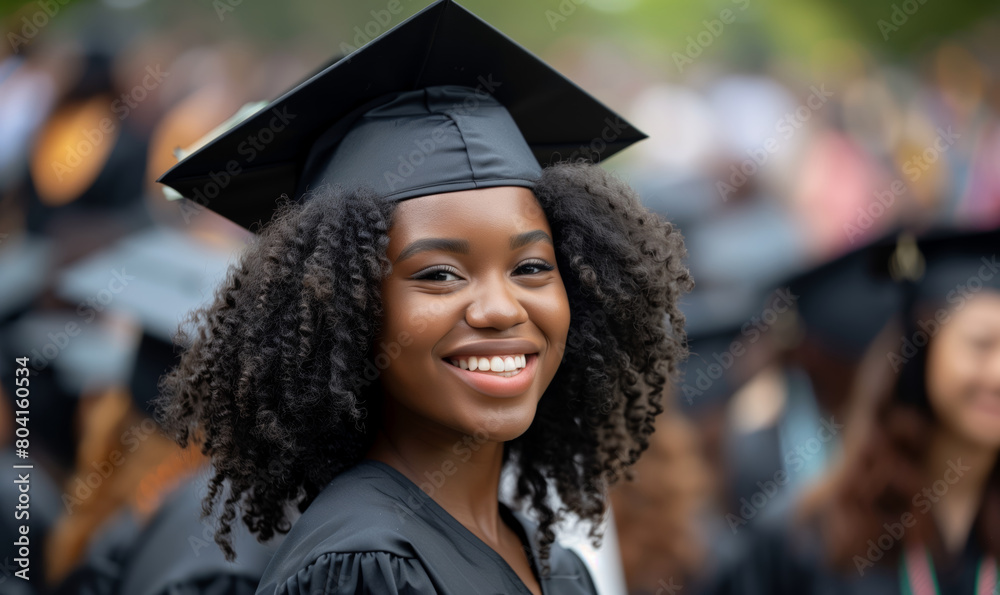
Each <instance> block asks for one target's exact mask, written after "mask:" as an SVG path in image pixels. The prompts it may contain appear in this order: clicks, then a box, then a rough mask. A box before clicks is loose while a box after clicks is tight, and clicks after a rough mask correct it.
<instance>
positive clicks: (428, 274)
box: [413, 268, 458, 281]
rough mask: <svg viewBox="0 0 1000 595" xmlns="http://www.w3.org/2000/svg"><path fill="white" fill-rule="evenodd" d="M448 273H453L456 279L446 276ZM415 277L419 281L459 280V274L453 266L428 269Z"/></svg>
mask: <svg viewBox="0 0 1000 595" xmlns="http://www.w3.org/2000/svg"><path fill="white" fill-rule="evenodd" d="M448 275H451V276H452V277H454V279H448V278H446V277H447V276H448ZM413 278H414V279H417V280H419V281H456V280H458V274H457V271H455V270H454V269H451V268H436V269H428V270H426V271H424V272H422V273H419V274H417V275H416V276H414V277H413Z"/></svg>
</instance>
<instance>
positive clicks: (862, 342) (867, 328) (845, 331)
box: [781, 231, 901, 362]
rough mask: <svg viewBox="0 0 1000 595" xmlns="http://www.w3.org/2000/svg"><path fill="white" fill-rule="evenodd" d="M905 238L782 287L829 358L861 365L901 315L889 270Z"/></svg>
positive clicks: (869, 247)
mask: <svg viewBox="0 0 1000 595" xmlns="http://www.w3.org/2000/svg"><path fill="white" fill-rule="evenodd" d="M900 233H901V232H900V231H897V232H893V233H889V234H887V235H885V236H883V237H881V238H879V239H878V240H876V241H874V242H872V243H869V244H866V245H864V246H861V247H859V248H857V249H855V250H852V251H850V252H848V253H846V254H843V255H841V256H839V257H837V258H835V259H833V260H830V261H827V262H824V263H821V264H819V265H818V266H815V267H813V268H810V269H808V270H805V271H800V272H798V273H796V274H795V275H794V276H792V277H791V278H789V279H786V280H785V281H784V282H783V283H782V284H781V285H783V286H787V287H788V288H789V291H791V293H792V294H793V295H795V296H797V297H796V300H795V302H796V313H797V315H798V319H797V322H798V324H799V326H800V328H801V329H802V331H803V332H804V334H805V335H807V337H808V338H810V339H814V340H815V342H816V344H817V345H818V346H820V347H821V348H822V349H823V350H824V351H825V352H827V353H828V354H829V355H831V356H833V357H836V358H838V359H840V360H842V361H847V362H856V361H858V360H860V359H861V357H862V356H863V355H864V353H865V350H866V349H867V347H868V345H869V344H870V343H871V341H872V340H873V339H874V338H875V336H876V335H877V334H878V332H879V331H880V330H882V328H883V327H884V326H885V325H886V324H887V323H888V322H889V320H890V318H891V317H892V316H893V315H894V314H895V313H897V312H898V311H899V308H900V307H901V301H900V294H899V291H898V288H897V287H895V284H894V283H893V282H892V279H891V277H890V276H889V275H888V268H887V267H888V266H889V259H890V257H891V256H892V254H893V252H894V251H895V248H896V245H897V243H898V241H899V234H900Z"/></svg>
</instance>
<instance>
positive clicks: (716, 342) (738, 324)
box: [675, 286, 767, 415]
mask: <svg viewBox="0 0 1000 595" xmlns="http://www.w3.org/2000/svg"><path fill="white" fill-rule="evenodd" d="M766 297H767V294H766V292H764V291H763V290H760V289H757V288H752V287H747V286H733V287H720V288H713V289H701V290H696V291H694V292H693V293H691V294H689V295H687V296H685V297H684V299H683V302H682V304H681V310H682V311H683V312H684V316H685V319H686V324H685V328H686V331H687V337H688V349H689V352H690V355H689V356H688V359H687V360H686V361H685V362H684V364H683V366H682V371H681V376H680V379H679V380H678V382H677V385H676V387H675V389H676V391H677V396H678V398H679V403H680V405H681V408H682V410H683V411H685V412H686V413H688V414H690V415H698V414H699V413H700V412H701V411H703V410H706V409H711V408H713V407H717V406H721V405H724V404H725V403H726V402H727V401H728V399H729V398H730V397H731V396H732V395H733V394H734V393H736V392H737V391H738V390H739V389H740V388H741V387H742V386H743V384H744V383H745V382H746V381H747V380H749V378H750V376H751V375H752V372H753V370H752V368H753V366H752V365H749V366H748V364H750V363H751V360H752V362H758V361H759V360H760V357H761V356H764V357H766V355H765V354H764V353H761V352H758V353H755V354H754V355H752V356H750V357H749V358H747V359H746V360H745V361H743V360H744V357H745V356H746V355H747V353H748V352H749V351H751V350H752V349H755V348H760V347H764V346H765V344H766V342H761V343H760V344H757V343H758V340H759V338H760V332H759V329H756V330H752V332H751V329H750V328H749V327H751V326H752V322H751V321H752V320H753V318H754V316H758V315H759V314H760V312H761V310H762V309H763V308H764V305H765V298H766ZM755 344H757V345H755Z"/></svg>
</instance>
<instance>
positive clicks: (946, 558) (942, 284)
mask: <svg viewBox="0 0 1000 595" xmlns="http://www.w3.org/2000/svg"><path fill="white" fill-rule="evenodd" d="M917 245H919V250H915V249H914V247H915V246H917ZM998 246H1000V232H986V233H980V234H967V233H966V234H958V235H955V234H954V233H951V234H944V235H937V236H935V235H934V234H929V235H928V236H927V237H926V238H924V239H922V240H921V241H920V242H919V244H908V243H906V242H903V241H901V242H900V243H899V246H898V247H897V248H896V250H895V251H894V252H891V256H890V257H889V258H885V255H886V254H887V252H886V251H885V250H879V249H873V250H872V251H871V255H872V258H873V259H874V260H875V261H877V262H882V263H883V266H884V267H886V268H884V269H883V271H884V272H883V274H885V275H886V276H888V273H889V271H892V273H893V274H894V275H896V276H900V281H898V285H896V286H895V287H896V289H897V291H899V292H901V299H900V302H899V303H900V312H901V313H900V318H899V320H900V321H901V324H899V325H889V326H886V327H885V329H884V330H883V332H882V333H881V334H880V335H879V337H877V338H876V339H875V341H874V342H873V343H872V344H871V346H870V348H869V351H868V353H867V355H866V358H865V361H864V362H862V365H861V368H860V369H859V372H858V374H857V376H856V378H855V382H854V383H853V390H852V405H851V414H850V417H849V418H848V419H847V422H846V425H847V432H848V443H847V445H846V447H845V449H844V453H843V457H842V459H841V460H840V462H839V464H838V465H837V466H836V467H835V468H834V469H833V470H832V471H831V472H830V473H829V475H827V476H826V477H824V478H823V480H822V481H821V482H819V483H818V484H817V485H816V486H815V487H814V488H813V489H812V490H810V491H809V493H808V494H806V495H805V496H804V497H803V498H801V499H800V500H799V501H798V502H797V503H796V504H795V506H794V507H793V509H792V511H791V512H790V513H788V514H786V515H785V518H781V517H780V516H779V517H776V518H770V519H768V522H766V523H759V524H758V526H757V528H756V529H757V530H756V532H755V534H754V536H753V538H752V539H751V542H750V543H749V544H747V548H746V552H745V556H744V557H743V559H741V560H740V561H738V562H737V563H735V564H733V565H732V566H730V567H729V568H728V569H726V570H725V571H724V572H722V573H720V576H719V577H718V579H717V581H716V584H715V586H714V587H713V592H715V593H719V594H735V593H747V594H750V593H773V594H778V593H796V594H799V593H806V594H809V593H831V594H832V593H852V594H866V593H872V594H875V593H895V592H903V593H907V594H913V595H918V594H921V593H928V594H930V593H949V594H956V595H962V594H966V593H968V594H970V595H985V594H988V593H994V592H995V589H996V588H997V582H996V581H997V559H998V554H1000V551H998V547H1000V535H998V534H997V531H1000V464H998V453H1000V270H997V267H996V265H995V263H996V254H997V247H998ZM991 267H992V268H991ZM887 282H888V283H891V281H887ZM921 333H922V334H921Z"/></svg>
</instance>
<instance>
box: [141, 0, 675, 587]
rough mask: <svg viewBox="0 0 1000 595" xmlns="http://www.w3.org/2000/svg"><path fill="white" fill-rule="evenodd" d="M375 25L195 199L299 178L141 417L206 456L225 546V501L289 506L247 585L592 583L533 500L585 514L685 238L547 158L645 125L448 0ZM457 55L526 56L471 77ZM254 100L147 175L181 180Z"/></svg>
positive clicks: (660, 388)
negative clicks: (261, 151)
mask: <svg viewBox="0 0 1000 595" xmlns="http://www.w3.org/2000/svg"><path fill="white" fill-rule="evenodd" d="M422 28H427V32H426V33H427V34H426V35H424V34H423V33H419V31H420V30H421V29H422ZM400 30H401V31H404V32H408V35H406V36H400V35H399V34H394V33H393V31H400ZM393 31H390V32H389V33H387V34H386V35H385V36H384V37H383V38H380V40H376V41H375V42H373V43H372V44H371V45H369V46H366V48H365V49H364V50H362V51H361V52H358V53H357V54H352V57H351V58H350V59H349V60H346V61H343V62H340V63H338V64H335V65H334V66H332V67H330V69H328V70H327V71H324V72H323V73H321V74H320V75H317V77H314V78H313V79H310V81H308V82H307V83H305V84H304V85H302V86H300V87H299V88H297V89H295V90H294V91H293V92H292V93H291V94H289V95H288V96H286V98H283V99H279V100H278V101H277V102H276V103H277V105H275V107H274V108H273V109H275V110H277V109H278V108H279V107H283V108H288V112H289V113H291V114H298V115H297V116H296V117H299V118H301V119H300V121H299V122H297V123H296V125H295V126H290V127H289V128H288V131H287V134H289V135H291V137H287V138H288V140H282V141H280V142H283V143H285V144H284V145H281V146H278V147H276V151H278V153H279V154H284V155H285V157H282V158H284V159H291V160H292V163H290V164H281V163H268V164H265V165H261V166H260V169H258V170H256V171H251V170H249V169H248V170H246V171H243V172H242V173H239V174H234V177H232V178H230V179H229V181H227V183H226V184H225V185H222V184H218V185H217V186H216V187H215V190H214V193H215V194H216V195H217V196H216V197H215V198H213V199H212V200H211V202H210V203H209V206H210V208H212V209H213V210H216V211H218V212H220V213H222V214H224V215H226V216H227V217H230V218H231V219H234V220H237V221H240V222H242V223H244V224H247V223H249V222H251V221H253V220H255V219H256V218H257V217H258V216H261V215H264V216H267V215H270V214H271V211H272V207H269V206H261V205H264V204H265V203H266V201H263V200H257V201H256V202H254V201H251V202H250V203H248V202H247V199H246V197H247V196H248V195H249V193H253V195H254V196H258V195H259V194H260V193H262V192H263V190H262V189H261V188H259V187H256V186H255V185H257V184H261V183H264V182H262V180H269V181H267V182H266V183H268V184H271V185H272V186H273V187H276V188H282V187H287V188H293V187H294V188H298V189H303V191H302V192H296V195H297V197H299V198H300V199H301V200H297V201H290V202H289V203H288V204H284V205H282V206H281V207H279V208H278V209H277V210H276V211H275V212H274V216H273V218H272V219H271V220H270V222H269V223H268V224H267V225H266V226H264V227H263V229H262V230H261V233H260V234H259V236H257V238H256V240H255V241H254V242H253V243H252V244H251V245H250V246H249V248H248V249H247V251H246V252H245V253H244V254H243V255H242V257H241V259H240V261H239V262H238V263H237V264H235V265H234V266H233V267H232V268H231V270H230V272H229V276H228V278H227V280H226V282H225V283H224V284H223V286H222V287H221V288H220V289H219V291H218V292H217V295H216V298H215V301H214V303H213V304H211V305H210V306H207V307H205V308H203V309H201V310H198V311H196V312H195V313H194V314H193V315H192V317H191V319H190V321H191V322H193V323H194V325H195V326H196V327H197V331H196V332H194V333H191V334H184V333H181V336H180V337H179V342H181V343H184V344H187V345H189V347H188V349H187V351H186V352H185V353H184V355H183V357H182V359H181V362H180V364H179V365H178V366H177V367H176V368H175V369H173V370H172V371H171V372H170V373H169V374H168V375H166V376H165V377H164V378H163V380H162V382H161V389H162V396H161V398H160V399H159V402H158V416H159V418H160V419H161V420H162V423H163V424H164V425H165V426H166V427H167V428H168V429H169V431H171V432H172V435H173V436H174V437H175V439H177V440H178V442H180V443H181V444H187V443H188V442H189V441H195V442H199V443H200V444H201V446H202V450H203V451H204V452H205V453H206V454H207V455H209V456H211V458H212V461H213V464H214V470H215V476H214V478H213V481H212V483H211V489H210V491H209V494H208V495H207V497H206V500H205V503H204V504H205V510H206V512H211V511H212V510H214V509H216V508H217V507H218V506H219V505H220V500H222V503H221V508H222V514H221V518H220V521H219V529H218V531H217V532H216V541H217V542H218V543H219V544H220V546H221V547H222V548H223V549H224V550H225V551H226V552H227V553H231V550H230V548H229V536H230V534H231V531H232V530H233V526H234V524H235V523H236V519H237V516H239V517H240V519H242V521H243V522H244V523H246V525H247V527H248V528H249V529H250V530H251V531H253V532H255V533H256V534H257V535H258V536H259V538H260V539H262V540H267V539H270V538H271V537H272V536H274V535H275V534H277V533H287V536H286V537H285V539H284V541H283V543H282V544H281V546H280V548H279V549H278V551H277V554H276V555H275V557H274V559H272V561H271V563H270V564H269V566H268V568H267V570H266V571H265V573H264V577H263V578H262V580H261V583H260V586H259V587H258V591H257V592H258V593H268V594H273V593H306V592H308V593H316V594H319V593H324V594H325V593H404V592H405V593H486V592H489V593H495V592H503V593H534V594H536V595H541V594H545V595H551V594H557V593H558V594H563V593H566V594H568V593H594V592H595V588H594V583H593V581H592V579H591V577H590V575H589V572H588V570H587V567H586V566H585V565H584V563H583V562H582V560H581V559H580V558H579V556H577V555H576V554H575V553H573V552H572V551H570V550H567V549H564V548H562V547H560V546H559V545H558V544H557V543H556V535H555V532H554V527H555V524H556V523H557V522H558V521H559V520H560V519H561V518H562V517H563V515H564V514H565V513H572V514H574V515H576V516H577V517H579V518H580V519H581V520H582V521H583V522H588V523H590V527H591V530H590V536H591V537H592V538H593V539H595V541H596V540H597V539H598V538H599V525H600V524H601V522H602V520H603V519H604V515H605V513H606V511H607V503H608V497H607V490H608V487H609V486H610V485H611V484H613V483H615V482H616V481H618V480H619V479H620V478H621V477H622V476H623V474H624V472H625V470H626V469H627V468H628V467H629V466H630V465H632V464H633V463H634V462H635V461H636V460H637V459H638V457H639V455H640V454H641V453H642V452H643V450H644V449H645V448H646V447H647V445H648V442H649V435H650V434H651V433H652V431H653V422H654V421H655V418H656V416H657V415H658V414H660V413H661V412H662V411H663V409H664V405H663V403H662V399H663V393H664V389H665V387H666V384H667V382H668V381H669V379H670V377H671V376H672V375H673V374H674V373H675V372H676V369H677V364H678V362H679V361H680V360H681V359H683V357H684V356H685V355H686V347H685V344H686V341H685V334H684V318H683V316H682V315H681V313H680V312H679V310H678V307H677V304H678V300H679V297H680V295H681V294H682V293H683V292H685V291H688V290H690V289H691V286H692V280H691V278H690V276H689V274H688V271H687V269H686V268H685V267H684V265H683V263H682V260H683V258H684V256H685V250H684V244H683V240H682V238H681V236H680V234H679V232H678V231H677V230H676V229H675V228H674V227H673V226H672V225H671V224H670V223H669V222H667V221H665V220H663V219H662V218H660V217H659V216H657V215H656V214H654V213H651V212H650V211H648V210H647V209H646V208H644V207H643V206H642V204H641V203H640V201H639V198H638V196H637V195H636V193H635V192H634V191H633V190H632V189H631V188H630V187H629V186H628V185H627V184H625V183H624V182H622V181H621V180H619V179H618V178H616V177H615V176H613V175H611V174H609V173H608V172H606V171H605V170H604V169H602V168H601V167H600V166H598V165H595V164H593V163H590V162H589V161H586V160H582V159H579V160H576V161H569V160H564V159H561V158H560V156H561V155H567V154H569V153H570V152H571V151H570V150H569V149H570V148H573V147H579V146H580V145H584V146H586V145H587V144H588V143H590V147H591V150H593V151H594V156H595V157H596V158H600V157H602V156H607V155H609V154H611V153H613V152H614V151H616V150H618V149H620V148H624V147H625V146H627V145H628V144H630V143H631V142H634V140H637V139H638V138H641V137H642V134H641V133H639V132H638V131H635V130H634V129H633V128H631V126H629V125H628V124H627V123H625V122H623V121H622V120H621V119H620V117H618V116H617V115H615V114H613V112H610V111H608V110H607V108H605V107H604V106H602V105H600V104H599V103H597V102H596V101H595V100H593V98H590V97H589V96H587V95H586V94H585V93H583V92H582V91H580V90H579V88H577V87H575V86H573V85H572V84H571V83H569V82H568V81H566V80H565V79H563V78H562V77H561V76H559V75H558V73H555V71H552V70H551V69H549V68H548V67H547V66H545V65H544V63H541V62H540V61H538V60H537V59H536V58H534V57H533V56H531V55H530V54H528V53H527V52H525V51H524V50H523V49H522V48H519V47H518V46H516V44H513V42H511V41H510V40H509V39H507V38H505V37H503V36H502V35H500V34H499V33H498V32H496V31H495V30H494V29H492V28H490V27H489V26H488V25H485V23H482V22H481V21H478V19H475V17H474V16H472V15H471V14H470V13H468V12H466V11H464V9H461V8H460V7H458V6H457V5H454V4H452V3H451V2H447V1H441V2H436V3H434V4H432V5H431V6H430V7H429V8H427V9H425V10H424V11H421V12H420V13H418V14H417V15H416V16H414V17H412V18H411V19H410V20H408V21H407V22H405V23H403V24H402V25H400V26H399V27H397V29H395V30H393ZM418 33H419V34H418ZM393 35H395V37H393ZM413 39H434V42H433V47H432V48H430V49H428V50H427V54H426V55H423V56H420V55H417V54H418V53H416V52H414V50H413V47H412V46H413V43H414V42H413V41H412V40H413ZM456 39H457V40H458V41H454V40H456ZM384 40H388V41H384ZM380 43H382V44H387V46H386V47H382V46H380V45H379V44H380ZM449 43H458V44H459V46H460V47H458V46H457V47H455V48H451V50H452V51H449V47H448V44H449ZM469 44H472V46H471V49H470V48H469V47H467V46H469ZM475 44H480V45H475ZM397 46H398V47H397ZM380 48H381V49H380ZM459 50H461V51H459ZM515 50H516V51H515ZM366 52H367V53H366ZM477 54H478V55H477ZM411 55H414V56H415V58H414V59H415V60H417V62H416V64H415V65H414V68H415V70H411V69H401V70H400V72H404V71H405V73H406V74H400V76H401V77H404V78H405V77H409V76H411V75H410V74H409V73H410V72H413V71H421V69H422V71H423V72H424V73H425V78H426V79H429V80H430V81H433V82H434V83H435V84H426V85H425V84H421V83H420V82H415V81H409V80H407V81H400V82H398V86H399V88H397V89H394V90H391V91H388V92H387V91H386V90H384V89H383V90H382V91H381V93H380V94H379V95H378V96H376V97H355V98H352V100H351V101H345V102H343V104H342V105H340V106H339V107H338V106H337V105H334V101H335V100H334V99H329V98H328V92H329V89H331V88H338V89H339V88H349V89H354V90H358V89H368V87H365V86H354V87H352V86H350V85H346V86H345V85H343V84H341V83H343V79H344V78H350V76H354V75H352V74H351V73H357V72H370V71H371V68H373V67H374V66H376V65H379V66H381V67H382V68H385V66H386V63H385V60H387V59H388V58H386V56H392V57H393V58H392V59H393V60H405V59H407V58H406V57H408V56H411ZM470 55H471V56H472V57H471V58H470V57H469V56H470ZM366 60H370V61H372V63H368V64H366V62H365V61H366ZM469 60H471V61H472V64H473V65H475V66H476V68H475V69H473V68H472V67H471V66H470V64H469V63H467V61H469ZM435 61H443V63H440V64H439V63H435ZM392 64H395V62H392ZM352 69H353V70H352ZM477 71H478V72H487V73H488V72H522V73H534V74H533V75H532V76H534V77H535V79H536V80H526V81H525V80H522V81H518V80H510V81H507V82H503V83H501V84H498V85H497V87H498V88H499V89H500V90H502V91H503V93H501V92H500V91H498V92H497V95H496V97H494V96H491V95H489V94H485V93H481V92H480V90H475V89H473V88H472V87H473V86H475V85H474V84H473V83H474V82H475V81H477V80H479V81H481V80H491V79H489V77H487V78H486V79H483V77H481V76H477V75H476V74H475V73H476V72H477ZM427 73H438V74H433V75H432V74H427ZM463 73H464V74H463ZM422 80H423V79H422ZM539 89H545V90H547V91H539ZM504 93H506V95H504ZM333 97H336V96H333ZM303 98H309V99H310V103H309V104H308V105H307V102H306V100H305V99H303ZM320 98H322V99H323V101H324V103H323V104H322V105H323V107H322V109H320V108H319V107H318V105H317V103H316V101H318V100H319V99H320ZM328 99H329V100H328ZM296 102H298V103H296ZM456 106H461V109H456ZM270 111H271V110H264V111H262V112H261V114H262V115H261V118H264V119H263V120H260V119H258V120H255V119H254V118H251V119H250V120H248V121H247V122H244V123H243V124H241V125H239V126H237V128H235V129H234V130H231V131H229V132H227V133H226V134H225V135H224V136H223V137H220V138H219V139H216V140H215V141H214V142H213V143H212V144H211V145H209V146H208V147H207V148H208V149H211V150H202V151H201V152H199V153H195V154H193V155H192V156H191V157H189V158H188V159H187V160H185V161H184V162H181V163H180V164H178V166H177V167H175V168H174V169H173V170H171V172H168V174H167V175H166V176H164V180H165V181H166V183H170V184H171V185H172V186H173V187H175V188H176V189H178V190H179V191H181V192H182V193H185V195H187V196H198V192H197V191H198V189H199V188H209V187H210V184H211V183H215V182H214V180H215V179H216V178H213V177H211V175H210V172H217V171H219V168H218V167H217V166H216V165H215V164H214V163H212V162H211V160H212V159H217V158H218V156H220V155H221V156H223V157H225V156H227V155H228V154H229V153H227V148H233V149H234V150H235V147H236V146H238V142H240V139H241V138H246V136H247V134H248V131H249V132H252V131H253V130H255V129H257V127H258V126H259V125H260V124H261V123H263V122H266V118H267V117H269V115H268V112H270ZM330 112H333V113H330ZM594 117H597V118H598V120H597V122H598V123H599V124H597V128H596V129H595V128H594V126H595V123H594V122H593V118H594ZM608 123H610V124H614V126H615V130H616V131H617V132H616V133H615V134H618V135H620V136H621V137H622V138H621V139H619V138H617V137H613V135H612V134H611V132H609V131H607V130H603V131H602V129H601V127H602V126H608V125H610V124H608ZM570 131H572V133H570ZM307 132H309V133H310V134H311V136H310V134H307ZM317 134H318V135H319V136H318V137H317V136H316V135H317ZM602 134H603V136H602ZM297 135H298V136H297ZM567 135H569V136H567ZM579 135H583V136H582V137H581V136H579ZM275 138H277V137H275ZM282 138H286V137H282ZM587 139H597V140H594V141H593V142H591V141H589V140H587ZM597 141H600V143H597ZM278 142H279V141H277V140H276V141H275V143H276V144H278ZM595 143H596V144H595ZM295 146H299V147H300V148H299V149H298V150H292V149H294V148H295ZM400 147H409V148H412V147H417V148H418V150H415V151H412V152H410V153H406V152H405V149H401V148H400ZM213 151H214V153H213ZM401 151H402V153H401ZM282 152H283V153H282ZM542 162H545V163H546V164H547V165H546V166H545V167H542V166H541V163H542ZM404 166H406V167H404ZM292 170H295V171H298V172H299V175H298V176H296V177H295V178H294V179H293V178H292V177H289V178H287V179H286V178H282V172H287V171H292ZM258 171H259V172H265V171H266V172H267V175H264V174H263V173H262V174H261V175H259V176H258V175H255V174H256V173H257V172H258ZM199 176H201V178H200V181H197V180H199ZM193 180H195V181H193ZM206 180H208V181H206ZM283 185H284V186H283ZM220 186H221V187H220ZM248 204H249V205H250V206H248ZM253 205H256V206H253ZM247 211H250V213H249V214H248V213H247ZM502 472H509V473H510V474H511V476H512V478H513V485H514V486H515V487H514V492H515V493H514V495H513V498H514V500H515V502H514V503H513V504H516V505H518V506H519V507H520V508H521V510H512V509H511V508H509V507H508V506H507V504H505V503H503V502H501V501H500V499H499V492H500V482H501V473H502ZM291 506H297V507H298V509H299V511H301V512H302V516H301V517H300V518H298V519H297V520H294V524H293V518H292V515H291V514H290V507H291ZM528 513H533V516H534V518H533V519H532V518H529V516H528Z"/></svg>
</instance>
